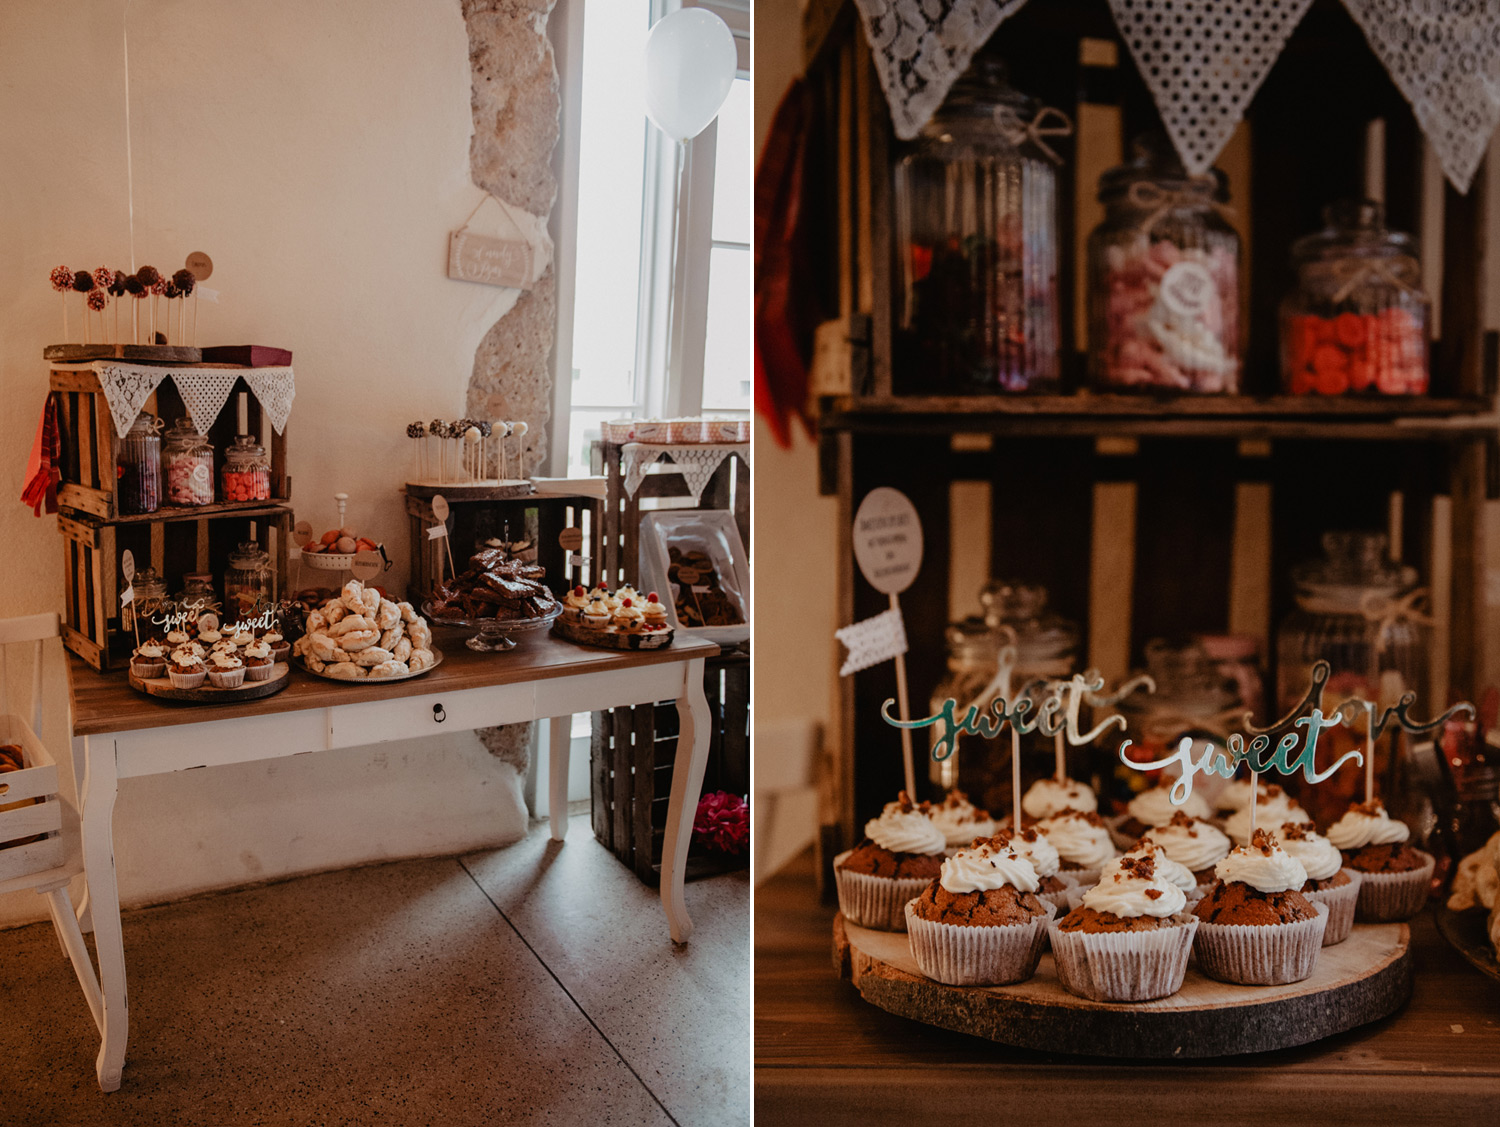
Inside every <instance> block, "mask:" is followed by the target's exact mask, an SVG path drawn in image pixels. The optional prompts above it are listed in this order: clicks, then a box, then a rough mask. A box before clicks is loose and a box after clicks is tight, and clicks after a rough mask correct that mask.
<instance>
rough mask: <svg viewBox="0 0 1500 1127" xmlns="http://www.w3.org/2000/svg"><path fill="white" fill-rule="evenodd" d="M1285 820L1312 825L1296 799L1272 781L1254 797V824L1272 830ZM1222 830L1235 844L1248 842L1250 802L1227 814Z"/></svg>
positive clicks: (1308, 816) (1310, 819) (1311, 821)
mask: <svg viewBox="0 0 1500 1127" xmlns="http://www.w3.org/2000/svg"><path fill="white" fill-rule="evenodd" d="M1286 822H1303V823H1305V824H1307V825H1309V826H1310V825H1312V824H1313V820H1312V817H1311V816H1310V815H1309V814H1308V813H1307V811H1306V810H1304V809H1302V807H1301V806H1299V805H1298V804H1297V800H1296V799H1294V798H1293V797H1292V796H1291V795H1289V794H1287V792H1286V791H1284V790H1282V789H1281V788H1280V787H1279V786H1276V785H1275V784H1274V783H1273V784H1271V785H1270V786H1268V787H1265V788H1264V789H1263V790H1262V791H1261V793H1260V794H1259V795H1257V797H1256V799H1255V824H1256V826H1257V827H1258V828H1261V829H1266V830H1272V829H1275V828H1276V827H1277V826H1280V825H1283V824H1284V823H1286ZM1224 832H1225V833H1227V834H1228V835H1229V836H1230V838H1232V839H1233V841H1234V843H1235V844H1236V845H1249V844H1250V803H1249V801H1248V799H1247V800H1246V802H1245V805H1244V806H1242V807H1240V809H1238V810H1236V811H1235V812H1234V813H1233V814H1231V815H1229V820H1228V821H1227V822H1225V823H1224Z"/></svg>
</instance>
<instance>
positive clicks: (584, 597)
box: [563, 586, 589, 622]
mask: <svg viewBox="0 0 1500 1127" xmlns="http://www.w3.org/2000/svg"><path fill="white" fill-rule="evenodd" d="M588 605H589V593H588V590H587V589H586V588H584V587H581V586H580V587H574V588H573V589H572V590H571V591H569V592H568V595H567V598H565V599H563V614H564V616H566V617H567V618H570V619H572V620H573V621H574V622H577V621H578V620H579V619H581V618H582V617H583V610H584V608H585V607H586V606H588Z"/></svg>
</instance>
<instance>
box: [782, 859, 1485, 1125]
mask: <svg viewBox="0 0 1500 1127" xmlns="http://www.w3.org/2000/svg"><path fill="white" fill-rule="evenodd" d="M836 910H837V909H836V906H835V905H833V904H831V903H830V904H822V903H819V901H818V896H817V892H816V889H815V887H814V881H813V869H812V861H811V857H810V855H804V856H803V857H802V858H799V859H798V860H797V861H794V862H793V863H792V865H791V866H789V867H788V869H786V870H784V871H783V872H781V873H779V874H777V875H776V876H775V877H772V878H771V879H770V880H768V881H766V882H765V883H764V884H761V885H760V886H759V887H757V889H756V893H755V1109H756V1113H757V1116H758V1117H763V1118H764V1119H765V1120H766V1121H767V1122H774V1123H778V1124H797V1123H816V1124H819V1125H820V1127H829V1125H833V1124H839V1123H858V1124H861V1125H862V1127H874V1125H877V1124H882V1123H892V1124H903V1125H905V1124H911V1123H921V1122H926V1121H927V1120H929V1119H931V1118H932V1117H933V1116H934V1114H935V1112H934V1108H935V1107H937V1106H939V1105H943V1103H944V1100H945V1099H946V1098H948V1097H949V1096H950V1095H954V1094H961V1095H958V1098H959V1100H960V1104H957V1105H954V1106H955V1107H960V1106H961V1107H962V1108H963V1109H968V1110H970V1111H972V1110H973V1109H1005V1108H1011V1109H1032V1110H1029V1111H1022V1112H1021V1120H1030V1119H1033V1118H1038V1117H1040V1118H1041V1119H1042V1120H1043V1121H1045V1122H1046V1123H1048V1124H1049V1125H1054V1127H1065V1125H1067V1124H1075V1123H1076V1124H1088V1125H1090V1127H1097V1125H1098V1124H1101V1123H1112V1124H1125V1123H1163V1124H1165V1123H1183V1122H1194V1123H1214V1124H1216V1125H1222V1124H1240V1123H1243V1124H1257V1125H1260V1127H1263V1125H1265V1124H1270V1123H1288V1122H1298V1123H1318V1124H1350V1125H1354V1124H1359V1125H1367V1124H1372V1123H1401V1124H1424V1123H1433V1124H1437V1123H1465V1122H1472V1123H1490V1122H1493V1121H1494V1116H1495V1108H1496V1107H1497V1106H1500V983H1497V982H1494V981H1492V980H1490V979H1488V978H1486V977H1485V976H1483V975H1482V974H1480V973H1479V972H1478V971H1476V970H1474V969H1472V968H1471V967H1470V966H1469V965H1468V964H1467V963H1466V962H1465V961H1464V960H1463V958H1462V957H1461V956H1460V955H1459V954H1458V953H1457V952H1456V951H1454V950H1453V949H1452V948H1451V947H1449V946H1448V945H1447V944H1446V943H1445V942H1444V941H1443V940H1442V938H1441V937H1440V936H1439V935H1438V933H1437V930H1436V928H1435V927H1434V925H1433V921H1432V917H1431V915H1430V913H1427V912H1424V913H1423V914H1422V915H1420V916H1418V917H1417V918H1416V919H1414V920H1412V921H1411V924H1410V928H1411V940H1412V948H1413V955H1414V958H1415V963H1416V975H1415V989H1414V991H1413V994H1412V998H1411V1000H1410V1001H1409V1002H1408V1003H1407V1004H1406V1005H1405V1006H1404V1007H1403V1008H1401V1009H1400V1010H1398V1011H1397V1012H1396V1013H1395V1014H1393V1015H1392V1016H1391V1017H1388V1018H1385V1019H1384V1020H1381V1021H1377V1022H1375V1023H1373V1024H1370V1025H1365V1026H1361V1027H1360V1028H1358V1029H1354V1030H1350V1031H1349V1032H1347V1033H1342V1034H1338V1035H1336V1036H1333V1037H1329V1038H1327V1039H1325V1040H1322V1041H1318V1042H1316V1043H1313V1044H1310V1045H1304V1046H1301V1047H1299V1048H1295V1049H1281V1050H1277V1051H1275V1052H1266V1053H1252V1054H1248V1055H1244V1056H1232V1057H1219V1058H1214V1059H1206V1060H1190V1061H1161V1060H1146V1061H1136V1060H1120V1059H1106V1058H1101V1057H1085V1056H1074V1055H1071V1054H1065V1053H1057V1052H1040V1051H1036V1050H1028V1049H1019V1048H1013V1047H1010V1046H1007V1045H999V1044H995V1043H994V1042H991V1041H988V1040H984V1039H982V1038H979V1037H973V1036H968V1035H965V1034H962V1033H952V1032H948V1031H946V1030H943V1029H936V1028H932V1027H930V1026H927V1025H923V1024H920V1023H918V1022H915V1021H911V1020H908V1019H906V1018H901V1017H897V1016H895V1015H893V1014H890V1013H886V1012H885V1011H883V1010H881V1009H878V1008H876V1007H875V1006H872V1005H870V1004H869V1003H868V1002H866V1001H865V1000H864V999H863V998H861V996H860V994H859V991H858V990H857V989H856V988H855V987H854V986H852V985H850V984H849V983H848V982H846V981H843V980H841V979H840V977H839V972H838V968H837V967H836V966H835V965H834V961H833V956H832V952H831V945H830V942H829V934H830V926H831V924H832V921H833V917H834V913H835V911H836ZM965 1114H967V1112H965ZM981 1118H982V1119H983V1120H985V1121H988V1120H989V1119H992V1118H996V1116H994V1115H991V1114H989V1112H982V1113H981Z"/></svg>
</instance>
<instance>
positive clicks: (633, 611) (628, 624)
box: [614, 596, 646, 633]
mask: <svg viewBox="0 0 1500 1127" xmlns="http://www.w3.org/2000/svg"><path fill="white" fill-rule="evenodd" d="M645 618H646V615H645V612H644V611H642V610H641V608H640V607H638V606H637V605H636V602H635V600H634V599H632V598H630V597H628V596H626V597H624V598H622V599H621V600H620V605H619V606H618V607H616V608H615V618H614V625H615V629H616V630H619V631H620V632H621V633H630V632H632V631H636V630H639V629H640V628H641V624H642V623H643V622H644V621H645Z"/></svg>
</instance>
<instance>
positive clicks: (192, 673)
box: [167, 646, 208, 689]
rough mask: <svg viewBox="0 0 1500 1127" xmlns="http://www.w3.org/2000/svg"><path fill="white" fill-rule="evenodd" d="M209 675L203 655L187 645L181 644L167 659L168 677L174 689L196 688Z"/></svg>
mask: <svg viewBox="0 0 1500 1127" xmlns="http://www.w3.org/2000/svg"><path fill="white" fill-rule="evenodd" d="M207 676H208V668H207V667H206V666H205V665H204V664H203V655H202V654H195V653H194V652H193V651H192V650H190V649H187V648H186V647H183V646H179V647H178V648H177V649H175V650H173V651H172V654H171V656H170V657H169V658H168V659H167V677H168V678H169V679H170V680H171V682H172V687H173V688H174V689H196V688H197V687H198V686H199V685H201V684H203V679H204V678H205V677H207Z"/></svg>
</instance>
